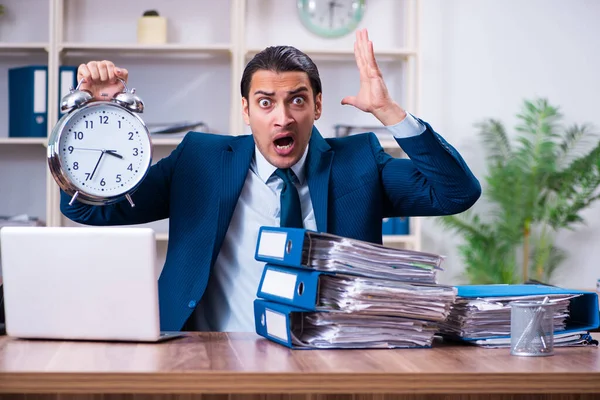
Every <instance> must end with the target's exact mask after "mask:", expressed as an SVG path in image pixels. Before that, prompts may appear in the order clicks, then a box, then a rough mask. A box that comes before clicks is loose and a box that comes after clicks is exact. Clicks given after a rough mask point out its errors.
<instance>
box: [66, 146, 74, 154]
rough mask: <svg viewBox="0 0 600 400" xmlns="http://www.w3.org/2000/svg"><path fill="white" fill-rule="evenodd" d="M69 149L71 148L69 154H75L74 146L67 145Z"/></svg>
mask: <svg viewBox="0 0 600 400" xmlns="http://www.w3.org/2000/svg"><path fill="white" fill-rule="evenodd" d="M67 149H68V150H69V154H73V150H75V148H73V146H69V147H67Z"/></svg>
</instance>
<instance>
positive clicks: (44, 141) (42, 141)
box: [0, 137, 48, 146]
mask: <svg viewBox="0 0 600 400" xmlns="http://www.w3.org/2000/svg"><path fill="white" fill-rule="evenodd" d="M5 144H20V145H23V144H26V145H36V146H39V145H42V146H47V145H48V138H27V137H23V138H15V137H0V145H5Z"/></svg>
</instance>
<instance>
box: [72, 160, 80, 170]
mask: <svg viewBox="0 0 600 400" xmlns="http://www.w3.org/2000/svg"><path fill="white" fill-rule="evenodd" d="M73 169H79V163H78V162H77V161H75V162H74V163H73Z"/></svg>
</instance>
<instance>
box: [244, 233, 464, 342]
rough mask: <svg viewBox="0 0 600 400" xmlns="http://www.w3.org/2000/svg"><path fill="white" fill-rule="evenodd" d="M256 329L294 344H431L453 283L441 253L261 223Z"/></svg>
mask: <svg viewBox="0 0 600 400" xmlns="http://www.w3.org/2000/svg"><path fill="white" fill-rule="evenodd" d="M255 258H256V259H257V260H259V261H265V262H266V263H267V264H266V265H265V267H264V271H263V276H262V279H261V282H260V285H259V288H258V292H257V296H258V297H259V299H257V300H255V304H254V309H255V310H254V311H255V322H256V332H257V333H258V334H259V335H261V336H264V337H266V338H268V339H270V340H273V341H275V342H278V343H281V344H283V345H286V346H288V347H291V348H394V347H430V346H431V343H432V340H433V336H434V335H435V333H436V332H437V331H438V329H439V325H438V324H439V323H440V322H443V321H445V319H446V318H447V317H448V314H449V312H450V307H451V305H452V303H453V302H454V299H455V297H456V289H455V288H454V287H451V286H442V285H437V284H436V273H437V271H439V270H441V263H442V261H443V258H442V257H441V256H439V255H435V254H428V253H424V252H418V251H411V250H404V249H397V248H388V247H384V246H381V245H375V244H372V243H367V242H362V241H358V240H353V239H348V238H343V237H340V236H336V235H331V234H323V233H316V232H311V231H307V230H304V229H294V228H271V227H263V228H261V230H260V232H259V236H258V243H257V249H256V254H255Z"/></svg>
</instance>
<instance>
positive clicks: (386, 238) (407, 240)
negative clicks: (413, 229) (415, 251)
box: [382, 235, 417, 246]
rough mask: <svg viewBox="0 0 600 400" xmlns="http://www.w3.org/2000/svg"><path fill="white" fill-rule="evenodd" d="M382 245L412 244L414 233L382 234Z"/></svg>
mask: <svg viewBox="0 0 600 400" xmlns="http://www.w3.org/2000/svg"><path fill="white" fill-rule="evenodd" d="M382 238H383V245H384V246H386V245H390V244H414V243H415V242H416V240H417V238H416V237H415V235H383V236H382Z"/></svg>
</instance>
